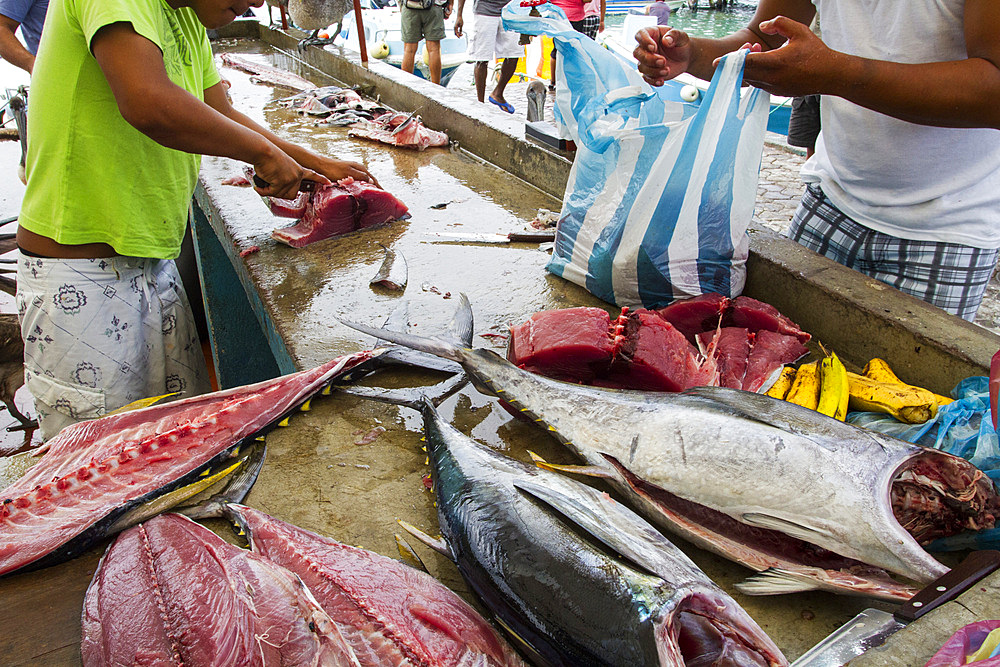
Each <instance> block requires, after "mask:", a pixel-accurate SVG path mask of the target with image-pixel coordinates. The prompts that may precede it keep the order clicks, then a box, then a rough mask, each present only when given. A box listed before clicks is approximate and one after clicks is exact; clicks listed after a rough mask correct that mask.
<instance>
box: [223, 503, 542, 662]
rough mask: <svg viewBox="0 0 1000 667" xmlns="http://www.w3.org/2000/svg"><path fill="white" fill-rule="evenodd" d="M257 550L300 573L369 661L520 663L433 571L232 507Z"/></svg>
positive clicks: (359, 654) (356, 650) (360, 656)
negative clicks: (416, 567)
mask: <svg viewBox="0 0 1000 667" xmlns="http://www.w3.org/2000/svg"><path fill="white" fill-rule="evenodd" d="M229 509H230V510H231V511H232V512H233V513H234V514H235V515H236V517H237V519H238V521H239V522H240V524H241V526H242V527H243V528H244V531H245V532H246V533H247V535H249V539H250V542H251V545H252V547H253V550H254V552H255V553H258V554H260V555H261V556H263V557H265V558H267V559H268V560H271V561H273V562H275V563H277V564H279V565H281V566H283V567H285V568H288V569H289V570H290V571H292V572H294V573H295V574H297V575H298V576H299V577H301V578H302V580H303V581H304V582H305V584H306V586H308V587H309V590H310V591H311V592H312V593H313V595H315V596H316V599H317V600H318V601H319V603H320V605H321V606H322V607H323V609H324V610H325V611H326V612H327V613H328V614H329V615H330V617H331V618H332V619H333V622H334V623H335V624H336V625H337V627H338V629H339V631H340V634H341V635H342V636H343V637H344V639H345V640H346V641H347V642H348V643H349V644H350V645H351V648H352V649H353V650H354V653H355V655H356V656H357V658H358V660H359V662H360V663H361V665H363V666H364V667H369V666H370V667H382V666H383V665H384V666H386V667H395V666H397V665H436V666H438V667H460V666H464V665H481V666H482V667H503V666H508V665H509V666H511V667H514V666H517V667H521V666H522V665H523V663H522V662H521V660H520V659H519V658H518V657H517V656H516V654H515V653H514V652H513V651H512V650H511V649H510V648H509V647H508V646H507V644H506V643H505V642H504V641H503V640H502V639H500V637H498V636H497V634H496V632H495V631H494V630H493V629H492V628H491V627H490V625H489V623H487V622H486V621H485V620H483V618H482V617H481V616H480V615H479V614H478V613H477V612H476V611H475V610H474V609H473V608H472V607H470V606H469V605H468V604H467V603H466V602H465V601H463V600H462V599H461V598H460V597H458V596H457V595H456V594H455V593H453V592H452V591H451V590H449V589H448V588H447V587H445V586H444V585H443V584H441V583H440V582H438V581H437V580H436V579H434V578H433V577H431V576H430V575H428V574H426V573H424V572H420V571H419V570H415V569H413V568H411V567H408V566H406V565H403V564H402V563H399V562H398V561H395V560H393V559H391V558H386V557H385V556H380V555H378V554H375V553H372V552H371V551H366V550H364V549H360V548H357V547H351V546H347V545H346V544H341V543H340V542H337V541H336V540H333V539H331V538H328V537H323V536H321V535H317V534H316V533H313V532H310V531H308V530H304V529H302V528H299V527H297V526H293V525H291V524H288V523H285V522H283V521H279V520H277V519H275V518H273V517H271V516H268V515H267V514H264V513H263V512H259V511H257V510H255V509H251V508H249V507H245V506H243V505H230V506H229Z"/></svg>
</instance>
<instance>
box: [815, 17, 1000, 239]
mask: <svg viewBox="0 0 1000 667" xmlns="http://www.w3.org/2000/svg"><path fill="white" fill-rule="evenodd" d="M813 4H814V5H815V6H816V8H817V10H818V12H819V17H820V25H821V26H822V29H823V40H824V41H825V42H826V44H827V45H828V46H829V47H830V48H832V49H834V50H836V51H841V52H843V53H848V54H851V55H857V56H862V57H865V58H872V59H876V60H886V61H891V62H899V63H925V62H939V61H949V60H962V59H965V58H966V57H967V54H966V50H965V40H964V34H963V27H962V21H963V15H964V4H965V3H964V0H813ZM998 38H1000V36H998ZM821 122H822V131H821V133H820V136H819V139H818V141H817V143H816V154H815V155H814V156H813V157H812V158H811V159H810V160H809V161H807V162H806V164H805V165H803V167H802V171H801V174H802V179H803V180H804V181H805V182H807V183H818V184H819V185H820V187H822V188H823V192H824V193H825V194H826V195H827V196H828V197H829V198H830V200H831V201H832V202H833V203H834V204H835V205H836V206H837V207H838V208H839V209H840V210H841V211H843V212H844V213H845V214H847V215H848V216H850V217H851V218H853V219H854V220H856V221H857V222H859V223H861V224H863V225H865V226H867V227H870V228H872V229H874V230H876V231H880V232H884V233H886V234H891V235H893V236H897V237H901V238H905V239H912V240H922V241H947V242H951V243H961V244H963V245H968V246H973V247H978V248H997V247H1000V130H995V129H956V128H941V127H930V126H927V125H916V124H913V123H908V122H905V121H902V120H897V119H895V118H892V117H890V116H886V115H884V114H880V113H877V112H874V111H871V110H869V109H865V108H863V107H860V106H857V105H856V104H852V103H851V102H848V101H846V100H844V99H842V98H840V97H833V96H823V98H822V103H821Z"/></svg>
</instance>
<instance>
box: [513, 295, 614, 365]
mask: <svg viewBox="0 0 1000 667" xmlns="http://www.w3.org/2000/svg"><path fill="white" fill-rule="evenodd" d="M613 352H614V349H613V346H612V343H611V316H610V315H608V313H607V311H605V310H603V309H601V308H566V309H563V310H545V311H542V312H539V313H535V314H534V315H532V316H531V317H530V318H528V321H527V322H525V323H524V324H519V325H517V326H513V327H511V328H510V349H509V350H508V353H507V358H508V359H509V360H510V361H511V362H512V363H515V364H517V365H518V366H520V367H521V368H524V369H526V370H530V371H532V372H534V373H541V374H542V375H545V376H547V377H551V378H555V379H557V380H567V381H569V382H589V381H592V380H593V379H594V378H595V377H597V376H598V375H606V374H607V372H608V369H609V368H610V366H611V356H612V354H613Z"/></svg>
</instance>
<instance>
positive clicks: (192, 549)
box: [81, 514, 358, 667]
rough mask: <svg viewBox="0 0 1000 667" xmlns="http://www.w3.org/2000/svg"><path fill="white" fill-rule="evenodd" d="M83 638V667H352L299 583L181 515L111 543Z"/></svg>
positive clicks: (92, 590)
mask: <svg viewBox="0 0 1000 667" xmlns="http://www.w3.org/2000/svg"><path fill="white" fill-rule="evenodd" d="M82 634H83V641H82V645H81V653H82V657H83V664H84V665H85V666H86V667H104V666H106V665H116V666H117V665H139V664H142V665H154V664H155V665H220V666H221V665H247V666H250V665H255V666H261V667H263V666H265V665H289V666H290V665H302V666H313V665H315V666H319V665H330V666H332V667H339V666H341V665H343V666H344V667H348V666H352V667H355V666H357V665H358V662H357V660H356V659H355V657H354V654H353V651H351V649H350V647H349V646H348V645H347V643H346V642H345V641H344V638H343V637H341V636H340V634H339V632H338V631H337V628H336V626H335V625H334V624H333V622H332V621H331V620H330V617H329V616H328V615H327V614H326V612H324V611H323V609H322V608H321V607H320V606H319V604H318V603H317V602H316V600H315V599H314V598H313V596H312V595H311V594H310V592H309V589H307V588H306V587H305V585H304V584H303V583H302V580H301V579H299V578H298V577H296V576H295V575H294V574H292V573H291V572H289V571H288V570H286V569H285V568H283V567H280V566H278V565H275V564H274V563H272V562H270V561H268V560H267V559H264V558H261V557H260V556H258V555H256V554H254V553H251V552H249V551H247V550H245V549H240V548H238V547H234V546H232V545H231V544H228V543H227V542H225V541H223V540H222V539H220V538H219V537H218V536H216V535H215V533H213V532H212V531H210V530H208V529H206V528H202V527H201V526H199V525H198V524H197V523H195V522H193V521H191V520H190V519H188V518H186V517H183V516H180V515H178V514H163V515H160V516H158V517H156V518H154V519H151V520H150V521H148V522H146V523H142V524H139V525H138V526H136V527H134V528H132V529H131V530H129V531H127V532H125V533H122V534H121V536H119V537H118V539H117V540H115V542H114V544H112V545H111V547H110V548H109V549H108V551H107V553H106V554H105V555H104V557H103V558H102V559H101V563H100V565H99V566H98V568H97V572H96V573H94V578H93V580H92V581H91V583H90V587H89V588H88V589H87V595H86V597H85V599H84V606H83V633H82Z"/></svg>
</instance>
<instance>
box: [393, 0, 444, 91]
mask: <svg viewBox="0 0 1000 667" xmlns="http://www.w3.org/2000/svg"><path fill="white" fill-rule="evenodd" d="M451 7H452V0H447V3H446V4H438V2H437V1H436V0H404V2H403V4H402V5H401V6H400V8H399V13H400V22H401V30H400V32H401V34H402V38H403V62H402V64H401V67H402V69H403V71H404V72H409V73H410V74H413V64H414V61H415V60H416V57H417V45H418V43H419V42H420V39H421V38H423V40H424V48H426V49H427V68H428V69H429V70H430V75H431V83H437V84H440V83H441V40H442V39H444V20H445V19H446V18H448V17H449V16H450V15H451Z"/></svg>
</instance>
